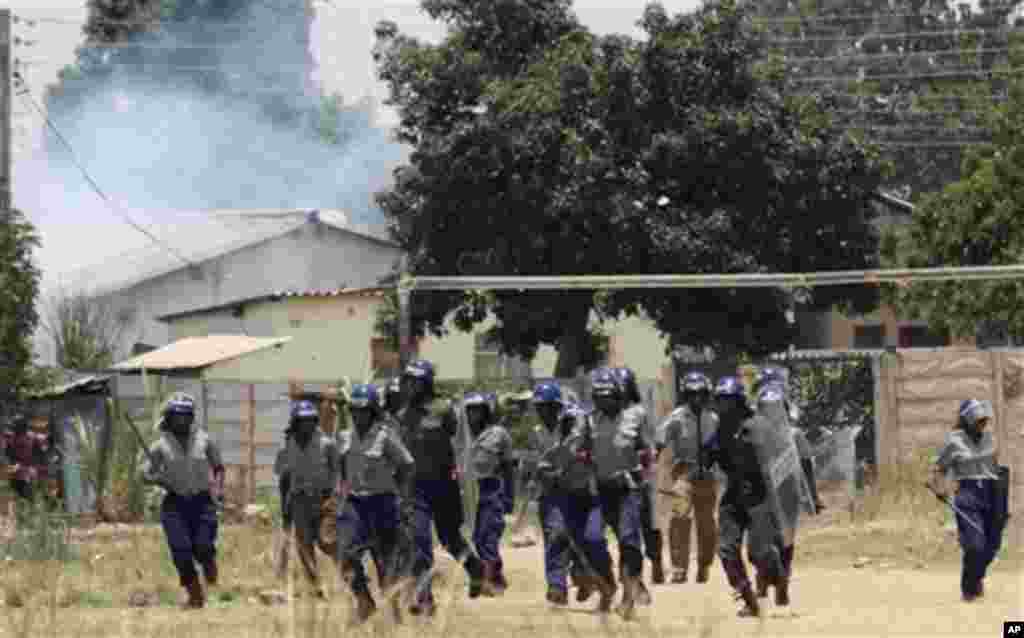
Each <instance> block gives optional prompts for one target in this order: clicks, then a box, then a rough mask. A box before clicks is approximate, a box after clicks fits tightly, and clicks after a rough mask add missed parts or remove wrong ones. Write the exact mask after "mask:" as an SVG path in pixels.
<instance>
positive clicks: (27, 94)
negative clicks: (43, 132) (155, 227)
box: [14, 72, 193, 266]
mask: <svg viewBox="0 0 1024 638" xmlns="http://www.w3.org/2000/svg"><path fill="white" fill-rule="evenodd" d="M14 80H15V82H17V83H18V84H20V85H21V87H22V90H21V91H18V95H19V96H21V97H22V98H23V99H24V100H25V101H26V102H27V103H28V104H29V106H31V107H32V109H33V110H35V112H36V113H38V114H39V117H40V118H42V120H43V121H44V122H45V123H46V125H47V127H49V129H50V130H51V131H52V132H53V134H54V136H56V138H57V139H58V140H59V141H60V143H61V144H62V145H63V146H64V148H65V149H66V150H67V152H68V155H69V157H70V158H71V162H72V163H73V164H74V165H75V167H76V168H78V170H79V172H81V173H82V177H84V178H85V181H86V182H87V183H88V184H89V186H90V188H92V190H93V191H95V193H96V194H97V195H99V197H100V199H102V200H103V202H104V203H105V204H107V206H108V207H109V208H110V210H111V211H112V212H113V213H114V214H116V215H117V216H119V217H120V218H121V219H122V220H124V222H125V223H127V224H128V225H129V226H131V227H132V228H134V229H135V230H137V231H138V232H140V233H142V234H143V235H145V236H146V237H148V238H149V240H150V241H152V242H153V243H154V244H156V245H158V246H160V247H162V248H163V249H164V250H166V251H167V252H168V253H170V254H171V255H173V256H174V257H175V258H177V259H178V260H180V261H181V262H183V263H184V264H185V265H186V266H192V265H193V264H192V262H191V261H189V260H188V259H187V258H186V257H184V256H183V255H181V254H180V253H179V252H178V251H176V250H175V249H174V248H172V247H171V246H169V245H168V244H167V243H165V242H163V241H161V240H160V239H159V238H158V237H156V236H155V235H153V234H152V233H150V232H149V231H148V230H146V229H145V228H144V227H142V226H140V225H139V224H138V223H136V222H135V221H134V220H132V218H131V217H129V216H128V215H125V214H124V213H122V212H121V211H120V210H118V208H117V206H116V205H115V204H114V202H113V201H112V200H111V199H110V198H109V197H107V194H106V193H105V192H103V189H101V188H100V186H99V184H97V183H96V180H94V179H93V178H92V176H91V175H90V174H89V171H87V170H86V169H85V167H84V166H82V164H81V163H80V162H79V161H78V158H77V157H76V155H75V151H74V149H73V148H72V147H71V144H70V143H69V142H68V140H67V138H65V137H64V135H63V134H62V133H61V132H60V129H58V128H57V126H56V125H55V124H54V123H53V120H51V119H50V116H49V115H47V114H46V112H45V111H44V110H43V108H42V107H41V106H40V105H39V103H38V102H36V100H35V98H33V97H32V93H31V91H29V90H28V86H27V85H26V84H25V81H24V80H23V79H22V77H21V74H19V73H17V72H15V74H14Z"/></svg>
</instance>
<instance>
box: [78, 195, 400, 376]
mask: <svg viewBox="0 0 1024 638" xmlns="http://www.w3.org/2000/svg"><path fill="white" fill-rule="evenodd" d="M195 219H196V221H195V222H192V223H188V224H179V225H178V226H177V227H175V229H174V236H177V237H179V238H187V239H183V240H179V241H177V242H175V243H174V247H175V248H176V249H177V250H180V251H183V253H184V254H183V256H184V257H185V258H186V259H187V260H188V261H189V262H191V264H192V265H185V264H184V263H182V261H181V260H179V259H176V258H175V257H174V256H173V255H171V254H169V253H168V252H162V251H161V249H160V248H159V247H156V246H154V247H152V249H151V250H150V251H149V252H147V253H146V254H141V255H134V256H132V257H131V258H124V259H118V260H117V261H116V263H111V265H109V266H105V267H104V269H103V270H99V271H94V272H91V273H88V274H87V275H86V279H87V280H88V282H89V284H90V288H89V290H90V292H93V293H94V294H97V296H98V297H100V298H102V299H105V300H108V301H109V302H111V304H112V305H113V306H114V307H115V308H116V309H117V313H118V318H119V319H120V320H121V321H122V322H123V323H124V331H123V340H122V345H121V352H120V353H119V354H120V355H121V356H128V355H130V354H137V353H140V352H144V351H145V349H146V348H147V347H149V348H151V347H154V346H155V347H160V346H164V345H166V344H168V343H169V342H170V341H171V333H170V330H169V329H168V325H167V324H166V323H162V322H160V321H158V320H157V317H159V316H165V315H170V314H175V313H183V312H189V311H195V310H201V309H204V308H210V307H219V306H225V305H230V304H233V303H235V302H237V301H240V300H246V299H252V298H254V297H260V296H265V295H266V294H267V293H268V292H270V291H274V290H307V289H335V288H345V287H352V288H364V287H368V286H374V285H377V284H378V283H379V281H380V280H381V278H382V277H385V276H386V275H388V274H389V273H391V272H392V271H393V269H394V267H395V265H396V264H397V262H398V260H399V258H400V256H401V250H400V249H399V247H398V246H397V245H396V244H395V243H394V242H392V241H390V240H389V239H387V238H386V237H384V236H383V233H382V232H380V231H376V230H373V229H370V228H367V227H362V226H358V225H354V224H350V223H349V221H348V219H347V217H346V216H345V215H344V214H343V213H339V212H335V211H316V210H312V211H291V210H268V211H215V212H209V213H200V214H198V215H196V216H195ZM232 321H233V322H234V324H235V328H234V329H233V330H231V331H230V332H239V333H240V334H244V332H245V330H246V329H247V328H246V326H245V322H244V321H243V320H242V318H241V317H234V318H232Z"/></svg>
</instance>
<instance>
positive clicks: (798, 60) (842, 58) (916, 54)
mask: <svg viewBox="0 0 1024 638" xmlns="http://www.w3.org/2000/svg"><path fill="white" fill-rule="evenodd" d="M1015 51H1016V52H1020V53H1024V46H1016V47H994V48H980V49H969V48H960V49H930V50H924V51H905V52H903V53H859V54H856V55H828V56H820V57H818V56H802V57H792V58H791V57H789V56H788V55H783V57H782V60H781V61H782V62H785V63H787V64H809V63H812V62H813V63H817V62H857V61H860V60H865V61H867V62H868V63H871V62H874V61H875V60H911V59H914V58H922V57H941V56H965V55H986V54H992V53H1013V52H1015ZM769 59H770V58H769Z"/></svg>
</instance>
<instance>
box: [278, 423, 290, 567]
mask: <svg viewBox="0 0 1024 638" xmlns="http://www.w3.org/2000/svg"><path fill="white" fill-rule="evenodd" d="M291 435H292V426H291V419H289V423H288V427H286V428H285V429H284V447H282V448H281V450H280V451H278V453H277V457H276V458H275V459H274V474H275V475H277V491H278V497H279V498H280V502H281V531H282V532H283V540H282V542H281V550H280V554H279V556H278V559H277V575H278V577H279V578H284V576H285V574H286V573H287V570H288V555H289V553H290V551H289V550H290V549H291V535H292V515H291V511H290V510H289V508H288V494H289V492H290V491H291V474H289V473H288V472H287V471H286V469H285V450H287V449H288V439H289V438H290V437H291Z"/></svg>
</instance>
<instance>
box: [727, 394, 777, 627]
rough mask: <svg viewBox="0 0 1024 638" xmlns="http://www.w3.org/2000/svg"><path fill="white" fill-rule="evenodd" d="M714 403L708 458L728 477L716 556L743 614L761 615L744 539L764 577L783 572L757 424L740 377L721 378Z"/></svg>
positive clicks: (740, 613) (745, 615) (750, 554)
mask: <svg viewBox="0 0 1024 638" xmlns="http://www.w3.org/2000/svg"><path fill="white" fill-rule="evenodd" d="M715 399H716V401H717V412H718V416H719V426H718V432H717V434H716V435H715V439H714V440H713V441H712V445H711V449H710V450H709V452H710V457H711V458H710V460H711V461H712V462H713V463H716V464H717V465H718V466H719V467H720V468H721V469H722V471H723V472H725V474H726V475H727V477H728V484H727V487H726V490H725V494H724V495H723V497H722V501H721V503H720V504H719V508H718V524H719V543H718V556H719V559H720V560H721V561H722V569H723V570H724V571H725V575H726V578H728V580H729V584H730V585H731V586H732V588H733V589H734V590H735V591H736V593H737V596H738V597H739V598H740V599H742V600H743V602H744V603H745V606H744V608H743V609H741V610H740V612H739V615H740V616H741V617H749V616H758V615H760V607H759V605H758V602H757V596H756V595H755V592H754V590H753V588H752V587H751V585H750V580H749V579H748V577H747V569H746V566H745V565H744V563H743V557H742V554H741V551H740V548H741V546H742V544H743V537H744V535H745V534H746V535H749V538H748V554H749V556H750V560H751V562H752V563H754V565H755V567H757V569H758V571H760V572H761V573H763V574H765V575H766V577H767V576H768V575H772V576H777V575H778V574H780V573H781V572H782V557H781V542H780V540H781V539H780V534H779V530H778V526H777V525H776V524H775V521H774V516H773V512H772V510H771V508H770V507H768V506H767V503H768V499H769V494H768V485H767V483H766V481H765V478H764V474H763V472H762V468H761V465H760V460H759V458H758V454H757V450H756V447H755V445H756V444H755V442H754V439H753V433H752V431H753V429H754V428H756V427H757V424H755V423H754V420H755V414H754V411H753V410H752V409H751V408H750V406H749V405H748V404H747V398H746V392H745V391H744V389H743V385H742V384H741V383H740V381H739V379H737V378H736V377H724V378H722V379H719V381H718V384H717V385H716V386H715Z"/></svg>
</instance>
